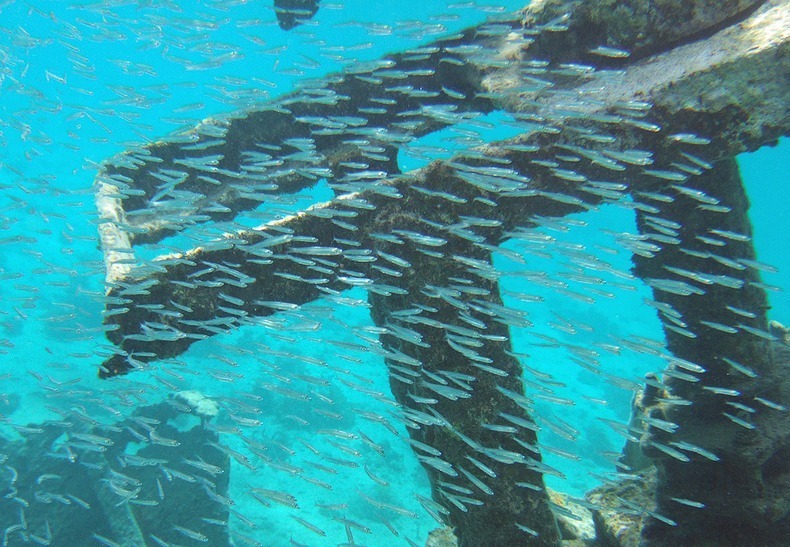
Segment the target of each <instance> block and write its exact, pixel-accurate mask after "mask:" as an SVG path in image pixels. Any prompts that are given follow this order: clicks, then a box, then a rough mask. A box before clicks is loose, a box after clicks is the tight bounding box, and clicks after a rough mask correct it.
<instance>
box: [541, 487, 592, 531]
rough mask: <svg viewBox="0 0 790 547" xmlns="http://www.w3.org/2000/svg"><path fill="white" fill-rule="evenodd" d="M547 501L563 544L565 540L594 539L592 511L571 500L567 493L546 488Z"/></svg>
mask: <svg viewBox="0 0 790 547" xmlns="http://www.w3.org/2000/svg"><path fill="white" fill-rule="evenodd" d="M546 490H548V493H549V501H550V502H551V508H552V511H553V512H554V516H555V517H556V518H557V525H558V526H559V527H560V535H561V536H562V540H563V545H567V543H565V542H566V541H576V540H578V541H581V542H582V543H581V544H585V543H584V542H590V541H592V540H594V539H595V524H594V522H593V515H592V512H591V511H590V510H589V509H587V508H586V507H583V506H582V505H580V504H578V503H576V502H575V501H573V499H572V498H571V497H570V496H568V495H567V494H563V493H562V492H557V491H555V490H552V489H550V488H547V489H546Z"/></svg>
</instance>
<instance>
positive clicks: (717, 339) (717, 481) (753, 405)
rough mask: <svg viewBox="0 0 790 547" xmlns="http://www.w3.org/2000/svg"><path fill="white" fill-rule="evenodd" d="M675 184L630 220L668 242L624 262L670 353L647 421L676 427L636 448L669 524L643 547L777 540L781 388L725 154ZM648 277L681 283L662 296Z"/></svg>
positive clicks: (784, 509)
mask: <svg viewBox="0 0 790 547" xmlns="http://www.w3.org/2000/svg"><path fill="white" fill-rule="evenodd" d="M675 188H676V189H677V190H678V191H677V192H674V191H667V192H665V194H666V195H672V197H673V198H674V200H673V201H672V202H671V203H662V204H661V211H660V213H658V214H648V213H644V212H639V213H638V219H637V222H638V226H639V229H640V231H641V232H642V233H643V234H654V235H655V234H657V233H658V232H659V231H660V232H661V233H662V235H664V236H666V235H667V234H669V236H670V237H675V238H676V239H677V240H678V241H677V242H676V244H663V243H662V249H661V251H659V252H657V253H656V256H655V257H652V258H648V257H642V256H635V257H634V262H635V264H636V267H635V272H636V273H637V274H638V275H639V276H640V277H641V278H643V279H645V280H646V281H647V282H648V283H649V284H651V285H652V286H653V288H654V292H655V299H656V300H657V301H658V302H659V303H660V306H663V308H662V310H661V313H660V316H661V320H662V322H663V325H664V331H665V333H666V338H667V345H668V349H669V350H670V352H671V354H672V355H673V356H674V357H675V358H676V361H675V362H673V363H671V364H670V367H669V369H668V370H667V371H665V372H666V374H667V377H666V380H665V383H666V385H667V387H668V388H669V396H668V398H666V399H664V400H663V401H661V400H660V402H659V403H658V404H656V405H655V406H653V407H652V408H649V409H647V415H648V418H658V419H663V420H666V421H669V422H672V423H674V424H676V425H677V431H676V432H674V433H669V432H667V431H662V430H660V429H658V428H655V427H650V426H649V424H648V438H647V440H646V441H643V445H644V446H643V448H645V450H646V453H647V454H648V455H649V456H651V457H653V458H654V459H655V460H656V464H657V466H658V469H659V481H658V487H657V503H658V512H659V514H660V515H662V516H663V517H666V518H668V519H671V520H672V521H674V522H676V523H677V524H678V525H677V526H669V525H667V524H665V523H663V522H660V521H659V520H653V521H651V523H650V524H649V525H648V526H647V528H646V530H645V531H644V532H643V536H644V539H646V540H647V541H649V542H650V544H651V545H680V544H685V545H691V544H694V545H702V544H716V545H724V544H726V545H734V544H741V545H746V544H749V545H757V544H760V545H775V544H779V543H775V541H776V540H777V539H778V538H781V537H782V535H783V534H787V530H788V527H787V526H788V521H789V520H790V519H788V514H789V513H788V507H790V489H788V487H787V484H788V482H787V481H788V479H787V477H788V476H790V458H788V453H790V452H789V451H790V415H789V414H788V413H787V412H786V411H785V410H784V409H783V408H782V407H781V405H780V402H781V401H787V400H790V381H789V377H788V368H787V366H780V363H779V362H778V360H777V359H776V353H775V347H774V341H772V340H771V339H770V338H771V335H770V333H769V332H768V318H767V310H768V302H767V298H766V293H765V290H764V286H763V285H762V284H761V283H760V276H759V269H760V267H761V266H760V265H759V264H758V263H755V262H754V260H755V251H754V247H753V245H752V241H751V235H752V229H751V225H750V222H749V218H748V216H747V211H748V207H749V203H748V199H747V196H746V193H745V190H744V187H743V184H742V182H741V178H740V173H739V171H738V166H737V163H736V161H735V159H732V158H731V159H727V160H724V161H721V162H719V163H717V164H716V165H715V166H714V167H713V169H711V170H709V171H707V172H706V173H704V174H703V175H700V176H697V177H693V178H691V179H689V181H688V182H687V183H685V184H684V185H683V187H677V186H676V187H675ZM724 208H726V209H724ZM673 223H674V224H673ZM670 232H674V234H673V233H670ZM664 241H666V239H665V240H664ZM656 279H658V280H670V282H671V283H683V284H685V285H677V284H676V285H670V286H669V287H667V286H666V285H663V289H662V288H660V287H662V285H661V283H660V282H659V283H656V282H655V281H652V280H656ZM683 287H685V288H683ZM697 367H701V368H699V369H698V368H697ZM702 369H704V371H703V370H702ZM675 398H677V399H675ZM694 447H696V448H694ZM684 460H687V461H684ZM678 499H680V500H692V501H693V502H699V503H702V504H704V505H705V507H704V508H697V507H693V506H692V507H689V505H688V504H684V503H682V502H678V501H677V500H678ZM781 522H784V523H785V524H784V527H782V526H781V525H780V523H781ZM777 534H779V535H777ZM784 537H785V538H786V537H787V536H786V535H785V536H784Z"/></svg>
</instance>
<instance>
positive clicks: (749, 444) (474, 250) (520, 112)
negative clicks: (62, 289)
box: [97, 0, 790, 546]
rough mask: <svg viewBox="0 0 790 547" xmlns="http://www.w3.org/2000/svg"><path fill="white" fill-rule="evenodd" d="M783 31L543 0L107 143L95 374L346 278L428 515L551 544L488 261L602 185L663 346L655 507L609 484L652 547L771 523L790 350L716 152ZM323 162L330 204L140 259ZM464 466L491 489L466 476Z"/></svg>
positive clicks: (770, 110) (769, 79) (783, 486)
mask: <svg viewBox="0 0 790 547" xmlns="http://www.w3.org/2000/svg"><path fill="white" fill-rule="evenodd" d="M788 29H790V3H788V2H787V1H782V0H774V1H767V2H755V1H748V0H732V1H724V2H722V1H711V0H693V1H687V2H670V1H664V0H644V1H640V0H632V1H628V2H612V1H611V0H594V1H589V2H575V1H571V2H560V1H550V0H547V1H543V2H541V1H538V2H534V3H532V4H531V5H530V6H529V7H528V8H526V9H525V11H524V12H523V13H521V14H520V16H519V17H513V18H510V19H508V18H500V19H497V20H492V21H489V22H487V23H485V24H483V25H482V26H480V27H478V28H473V29H468V30H467V31H465V32H462V33H459V34H457V35H454V36H449V37H446V38H443V39H440V40H437V41H435V42H433V43H430V44H427V45H425V46H423V47H419V48H416V49H413V50H410V51H406V52H403V53H400V54H397V55H391V56H389V57H386V58H383V59H381V60H379V61H376V62H372V63H365V64H362V65H359V66H354V67H351V68H349V69H347V70H346V71H345V72H344V73H342V74H337V75H334V76H330V77H327V78H326V79H325V80H322V81H318V82H316V81H311V82H308V83H305V84H304V85H303V86H302V87H301V88H299V89H298V90H297V91H295V92H294V93H292V94H290V95H287V96H284V97H281V98H280V99H279V100H277V101H275V102H273V103H271V104H270V105H269V106H268V108H264V109H259V110H256V111H252V112H245V113H243V114H239V115H235V116H232V117H229V118H227V119H223V120H207V121H205V122H204V123H203V124H201V125H200V126H198V127H196V128H195V129H194V131H193V132H191V133H189V134H186V135H183V136H181V137H179V138H175V139H172V140H169V141H165V142H160V143H155V144H152V145H150V146H147V147H144V148H139V149H136V150H131V151H129V152H127V153H126V154H124V155H122V156H120V157H117V158H114V159H113V160H111V161H109V162H108V163H107V164H106V166H105V168H104V170H103V172H102V173H101V174H100V176H99V178H98V181H97V188H98V197H97V204H98V208H99V211H100V214H101V216H102V219H103V223H102V224H101V225H100V231H101V238H102V245H103V250H104V255H105V262H106V268H107V287H108V304H107V313H106V322H107V323H109V324H111V325H113V330H110V331H109V332H108V336H109V338H110V340H111V341H113V342H114V343H115V344H117V347H118V352H117V354H116V355H115V356H114V357H112V358H111V359H109V360H108V361H107V362H106V363H105V364H104V365H103V367H102V369H101V375H102V376H104V377H110V376H115V375H118V374H125V373H128V372H130V371H132V370H134V369H144V368H145V367H146V366H147V363H148V362H150V361H153V360H156V359H161V358H166V357H172V356H175V355H178V354H180V353H182V352H184V351H185V350H186V349H187V348H188V347H189V346H190V345H191V344H192V343H193V342H195V341H197V340H201V339H203V338H206V337H209V336H212V335H214V334H216V333H221V332H227V331H229V330H231V329H233V328H235V327H237V326H239V325H245V324H265V321H264V320H263V319H264V318H266V317H270V316H273V315H274V314H277V313H279V312H290V311H293V310H299V309H300V307H301V306H302V305H304V304H306V303H308V302H311V301H314V300H317V299H319V298H327V299H329V301H330V302H334V303H336V304H337V305H341V303H342V301H343V296H342V292H343V291H344V290H346V289H349V288H355V287H362V288H364V289H366V290H367V291H368V294H369V306H370V313H371V316H372V318H373V320H374V322H375V324H376V325H377V327H378V329H377V331H376V333H377V334H378V335H379V340H380V344H378V345H372V347H374V350H375V351H377V352H379V354H380V355H383V356H384V358H385V360H386V362H387V365H388V367H389V372H390V379H391V388H392V392H393V394H394V397H395V399H396V400H397V402H398V403H399V404H400V405H401V409H402V411H403V414H404V417H405V418H406V420H407V422H410V423H413V424H415V425H416V427H414V428H410V434H411V436H412V439H413V441H415V442H416V443H418V445H417V446H422V447H426V446H427V447H429V448H431V447H433V450H434V452H429V453H427V454H432V453H440V454H441V458H439V457H438V456H433V455H426V454H423V453H421V454H420V459H421V461H422V462H423V464H424V467H425V469H426V471H427V473H428V476H429V478H430V481H431V484H432V488H433V494H434V502H433V503H434V504H435V509H434V510H435V511H438V513H439V514H437V517H438V518H439V520H441V521H443V522H445V523H446V524H447V525H449V526H451V527H454V528H455V533H456V535H457V537H458V540H459V543H460V544H461V545H469V546H472V545H517V544H534V545H557V544H559V542H560V541H561V534H560V530H559V528H558V526H557V524H556V519H555V516H554V513H553V506H552V504H551V503H550V500H549V497H548V496H547V492H546V489H545V487H544V483H543V474H544V473H546V472H549V470H547V469H546V466H545V464H543V463H542V462H541V456H540V454H541V447H540V446H539V445H538V443H537V434H536V427H535V424H534V422H533V420H532V418H531V416H530V405H529V399H528V397H529V395H530V389H529V387H527V389H526V393H525V386H524V384H523V382H522V375H523V369H522V364H521V363H520V362H519V360H518V359H517V358H516V356H515V355H514V354H513V353H512V351H511V348H510V343H509V328H510V327H511V326H514V325H518V326H523V324H524V322H523V318H522V317H521V316H520V315H519V314H518V313H517V312H515V311H513V310H510V309H508V308H507V307H506V306H504V305H503V302H502V298H501V296H500V291H499V287H498V272H497V270H496V269H495V268H494V267H493V266H492V255H494V254H496V253H498V252H500V251H499V246H500V244H501V243H502V242H503V241H505V240H507V239H512V238H520V239H521V240H523V241H527V242H529V241H530V234H531V233H532V232H531V230H532V229H533V228H536V227H539V226H542V225H545V223H546V222H547V221H549V220H550V219H557V218H560V217H564V216H566V215H569V214H572V213H577V212H582V211H590V210H595V209H596V208H597V207H598V206H600V205H602V204H605V203H620V204H622V205H623V206H627V207H630V208H631V209H633V211H634V212H635V214H636V218H637V225H638V228H639V233H638V234H631V235H628V236H624V237H623V238H622V244H623V245H624V246H626V247H627V248H628V249H629V250H630V251H631V252H632V253H633V260H634V264H635V268H634V273H635V274H636V275H637V276H638V277H639V278H641V279H642V280H643V281H644V282H645V283H646V284H647V285H649V286H650V287H651V288H652V290H653V292H654V298H655V302H654V305H655V307H656V309H657V310H658V312H659V316H660V319H661V321H662V323H663V326H664V330H665V335H666V348H665V351H664V352H663V353H662V356H663V357H664V358H665V361H666V364H667V368H666V370H664V371H663V374H662V376H661V377H658V376H653V377H652V378H651V379H649V380H648V390H649V391H650V392H651V395H650V396H649V397H648V396H647V395H646V396H645V397H644V398H643V399H644V401H645V404H644V405H643V408H642V409H641V410H642V413H641V414H640V416H639V417H638V418H637V419H635V421H634V422H633V423H632V425H631V427H630V429H629V433H628V434H627V436H628V437H629V438H631V440H632V441H635V442H638V443H639V447H640V449H641V452H642V453H643V455H645V456H646V457H648V458H650V459H651V460H652V463H653V464H654V465H655V467H656V468H657V470H658V474H657V479H656V480H655V483H654V484H655V486H654V490H655V491H654V492H653V493H652V494H651V496H652V495H653V494H654V497H655V500H654V501H655V503H654V505H653V506H652V507H653V508H652V509H648V508H646V507H639V506H634V505H633V504H628V503H627V501H624V500H623V499H622V498H618V497H617V496H615V499H616V500H619V502H618V503H621V505H620V506H619V507H617V508H616V509H618V510H619V511H620V512H624V513H628V514H631V515H636V516H638V517H639V518H638V519H636V522H637V523H638V524H637V526H639V527H640V528H639V529H638V530H637V531H636V536H635V537H637V538H639V537H640V535H641V541H642V542H643V543H645V544H649V545H690V544H697V545H699V544H717V545H725V544H726V545H729V544H739V545H743V544H760V545H778V544H780V543H781V538H786V537H787V535H788V534H790V515H788V509H787V508H788V507H790V504H789V503H788V500H789V499H790V484H788V480H790V479H789V477H790V468H788V465H789V464H788V461H790V460H788V458H787V454H788V450H790V418H789V417H788V416H790V414H788V413H787V412H786V405H787V404H788V401H790V384H788V370H790V369H788V367H787V362H786V353H781V352H780V351H779V350H777V347H778V346H779V344H780V342H779V341H778V340H777V337H776V336H775V335H774V334H772V332H771V330H770V329H769V319H768V316H767V310H768V305H767V299H766V294H765V287H764V285H763V284H762V283H761V281H760V270H761V268H763V267H764V266H763V265H761V264H760V263H759V262H757V261H756V257H755V252H754V249H753V246H752V244H751V238H750V234H751V227H750V223H749V218H748V215H747V209H748V201H747V199H746V195H745V192H744V188H743V185H742V183H741V180H740V176H739V173H738V168H737V165H736V163H735V160H734V157H735V155H736V154H739V153H741V152H743V151H746V150H754V149H756V148H758V147H760V146H763V145H766V144H770V143H772V142H773V141H775V140H776V139H777V138H778V137H780V136H782V135H787V134H788V129H790V123H789V122H790V119H789V117H788V96H787V90H788V85H787V84H788V75H789V74H790V71H789V70H788V68H789V66H788V49H787V38H788V36H787V35H788ZM499 110H502V111H505V112H507V113H509V114H510V115H511V116H512V118H513V119H514V120H515V123H516V125H517V127H519V128H520V129H521V134H519V135H518V136H516V137H514V138H511V139H509V140H504V141H499V142H491V143H476V142H474V139H473V138H472V139H470V142H471V143H472V144H473V145H474V146H470V147H469V148H468V149H466V150H464V151H460V152H459V153H458V155H457V156H455V157H453V158H451V159H449V160H442V161H434V162H433V163H431V164H430V165H428V166H427V167H425V168H423V169H419V170H417V171H412V172H408V173H401V172H400V171H399V169H398V163H397V153H398V150H399V148H400V147H402V146H404V145H405V144H406V143H409V142H412V141H413V140H415V139H416V138H418V137H420V136H423V135H425V134H428V133H430V132H434V131H437V130H439V129H442V128H446V127H448V126H450V125H454V124H459V123H469V122H472V123H473V122H474V120H475V118H476V117H477V116H479V115H480V114H481V113H489V112H493V111H499ZM321 179H326V180H327V181H328V182H329V185H330V187H331V188H332V189H333V190H334V192H335V194H336V197H335V198H334V199H332V200H331V201H329V202H327V203H323V204H320V205H315V206H313V207H310V208H309V209H307V210H304V211H300V212H297V213H295V214H292V215H289V216H283V217H282V218H279V219H276V220H272V221H271V222H268V223H264V224H263V225H261V226H258V227H255V228H242V227H239V229H238V230H236V231H234V232H228V233H225V234H224V235H222V236H220V237H216V238H214V239H212V240H207V241H205V242H203V243H201V244H200V245H199V246H196V247H195V248H193V249H191V250H189V251H187V252H183V253H175V254H169V255H166V256H160V257H157V258H155V259H154V260H142V259H139V258H138V257H137V255H136V249H137V248H139V246H142V245H150V244H155V243H157V242H160V241H162V240H163V239H164V238H166V237H169V236H172V235H174V234H177V233H179V232H181V231H182V230H186V229H191V228H193V227H194V226H196V225H200V224H203V223H211V222H229V221H232V220H233V219H234V218H235V217H236V216H237V215H239V214H240V213H242V212H243V211H249V210H252V209H254V208H256V207H258V206H259V205H260V204H261V203H265V202H267V200H272V201H277V199H279V198H280V197H281V196H282V195H284V194H291V193H295V192H298V191H300V190H302V189H304V188H309V187H311V186H313V185H314V184H316V182H317V181H319V180H321ZM577 264H579V265H580V266H582V268H581V269H580V275H588V276H589V277H590V279H593V278H596V277H597V276H598V275H599V274H598V273H596V272H600V271H606V264H605V263H602V262H600V261H596V260H595V259H594V257H591V256H587V257H581V258H579V261H578V262H577ZM371 344H373V342H371ZM782 357H784V358H782ZM448 481H450V482H452V486H450V487H448V486H447V482H448ZM481 485H482V486H481ZM481 488H483V489H484V490H489V489H490V491H491V493H493V495H490V496H488V495H476V496H472V495H471V492H478V493H479V490H480V489H481ZM477 498H481V499H482V501H479V500H478V499H477ZM587 503H588V504H589V502H587ZM431 507H434V506H431ZM591 507H593V509H595V510H600V509H601V508H600V507H596V506H595V504H592V505H591ZM610 509H611V507H610ZM601 514H602V513H601ZM599 521H600V519H599ZM482 523H484V525H481V524H482ZM599 524H600V522H599Z"/></svg>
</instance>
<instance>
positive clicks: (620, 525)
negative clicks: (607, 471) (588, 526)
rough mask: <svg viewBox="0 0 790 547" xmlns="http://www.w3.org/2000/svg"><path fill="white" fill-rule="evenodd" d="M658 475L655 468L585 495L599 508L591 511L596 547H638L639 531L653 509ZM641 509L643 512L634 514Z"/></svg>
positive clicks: (640, 531)
mask: <svg viewBox="0 0 790 547" xmlns="http://www.w3.org/2000/svg"><path fill="white" fill-rule="evenodd" d="M656 482H657V473H656V469H655V468H651V469H649V470H647V471H646V472H644V473H642V474H640V475H638V478H633V479H626V480H623V481H620V482H617V483H612V484H607V485H603V486H599V487H598V488H595V489H593V490H591V491H590V492H588V493H587V495H586V496H585V497H586V498H587V500H588V501H589V502H590V503H592V504H593V505H596V506H599V507H601V509H594V510H593V511H592V518H593V522H594V523H595V534H596V542H595V545H600V546H602V547H637V546H638V545H640V541H641V537H642V528H643V527H644V525H645V524H646V521H647V519H648V518H649V516H648V514H647V511H652V510H654V509H655V501H654V496H655V489H656ZM636 508H642V510H636Z"/></svg>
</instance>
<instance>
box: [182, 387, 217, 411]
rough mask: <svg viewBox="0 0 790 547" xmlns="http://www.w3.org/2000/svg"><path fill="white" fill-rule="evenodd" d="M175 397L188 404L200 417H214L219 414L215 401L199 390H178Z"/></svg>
mask: <svg viewBox="0 0 790 547" xmlns="http://www.w3.org/2000/svg"><path fill="white" fill-rule="evenodd" d="M175 398H176V399H177V400H179V401H182V402H184V403H186V404H187V405H189V407H190V408H191V409H192V411H193V412H194V413H195V414H197V415H198V416H200V417H201V418H214V417H216V415H217V414H219V405H218V404H217V402H216V401H215V400H214V399H211V398H209V397H206V396H205V395H203V394H202V393H201V392H199V391H196V390H190V391H179V392H178V393H176V395H175Z"/></svg>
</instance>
